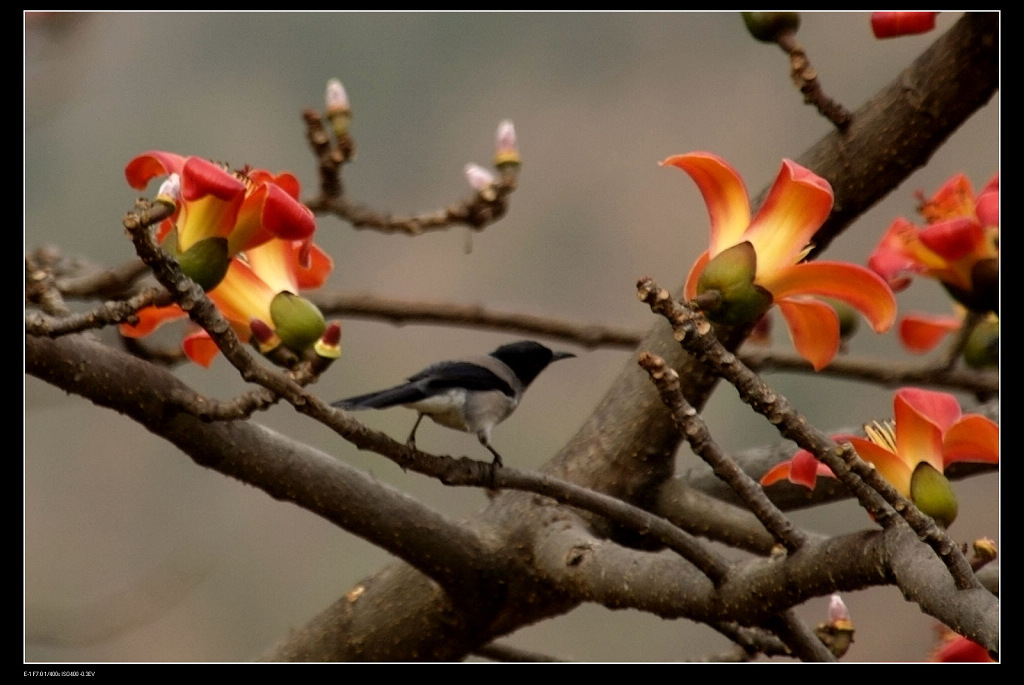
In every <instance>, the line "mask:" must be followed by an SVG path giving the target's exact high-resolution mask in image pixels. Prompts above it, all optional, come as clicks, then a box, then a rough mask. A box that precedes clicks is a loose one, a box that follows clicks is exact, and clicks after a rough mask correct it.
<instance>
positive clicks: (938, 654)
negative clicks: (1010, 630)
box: [929, 625, 993, 663]
mask: <svg viewBox="0 0 1024 685" xmlns="http://www.w3.org/2000/svg"><path fill="white" fill-rule="evenodd" d="M939 641H940V644H939V646H938V647H936V648H935V649H934V650H932V653H931V658H930V659H929V661H938V662H942V663H968V662H980V663H991V662H992V661H993V659H992V656H991V655H990V654H989V653H988V650H987V649H985V648H984V647H982V646H981V645H980V644H978V643H977V642H975V641H974V640H970V639H968V638H966V637H964V636H963V635H957V634H956V633H954V632H953V631H952V630H950V629H949V628H947V627H946V626H944V625H943V626H940V628H939Z"/></svg>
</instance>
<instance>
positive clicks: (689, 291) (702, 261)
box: [683, 252, 711, 301]
mask: <svg viewBox="0 0 1024 685" xmlns="http://www.w3.org/2000/svg"><path fill="white" fill-rule="evenodd" d="M709 261H711V255H710V254H709V253H707V252H705V253H704V254H702V255H701V256H700V257H698V258H697V261H696V263H694V265H693V268H692V269H690V275H689V276H687V277H686V285H685V286H684V287H683V295H685V296H686V299H687V301H689V300H692V299H693V298H694V297H696V296H697V282H698V281H700V275H701V274H702V273H704V267H705V266H707V265H708V262H709Z"/></svg>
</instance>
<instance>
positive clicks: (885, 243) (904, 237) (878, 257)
mask: <svg viewBox="0 0 1024 685" xmlns="http://www.w3.org/2000/svg"><path fill="white" fill-rule="evenodd" d="M916 232H917V227H916V226H914V224H912V223H910V222H909V221H907V220H906V219H904V218H903V217H900V218H898V219H896V220H895V221H893V222H892V224H891V225H890V226H889V229H888V230H887V231H886V232H885V235H884V236H882V239H881V240H880V241H879V242H878V247H876V248H875V250H874V252H872V253H871V256H870V257H868V268H870V269H871V270H872V271H874V272H875V273H876V274H878V275H879V276H881V277H882V278H883V279H885V281H886V282H887V283H888V284H889V286H890V287H891V288H892V289H893V290H903V289H904V288H906V287H907V286H908V285H910V275H913V274H918V273H924V271H925V270H926V269H927V266H926V265H925V264H922V263H921V261H920V260H919V259H917V258H915V256H914V255H912V254H910V252H908V251H907V247H906V246H907V242H908V241H910V240H916V237H914V234H915V233H916Z"/></svg>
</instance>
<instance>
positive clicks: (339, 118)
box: [324, 78, 352, 139]
mask: <svg viewBox="0 0 1024 685" xmlns="http://www.w3.org/2000/svg"><path fill="white" fill-rule="evenodd" d="M324 101H325V104H326V112H327V120H328V121H330V122H331V130H333V131H334V136H335V137H336V138H339V139H340V138H342V137H344V136H347V135H348V127H349V124H350V123H351V122H352V108H351V106H350V105H349V101H348V93H346V92H345V86H343V85H341V81H339V80H338V79H336V78H332V79H330V80H328V81H327V92H326V95H325V97H324Z"/></svg>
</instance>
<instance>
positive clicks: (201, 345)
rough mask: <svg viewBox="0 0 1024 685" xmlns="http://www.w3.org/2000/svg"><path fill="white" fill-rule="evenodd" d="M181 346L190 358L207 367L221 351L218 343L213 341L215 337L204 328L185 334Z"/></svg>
mask: <svg viewBox="0 0 1024 685" xmlns="http://www.w3.org/2000/svg"><path fill="white" fill-rule="evenodd" d="M181 346H182V349H184V350H185V355H186V356H187V357H188V358H189V359H191V360H192V361H194V362H195V363H196V364H199V365H200V366H204V367H206V368H209V367H210V364H212V363H213V360H214V358H215V357H216V356H217V353H218V352H220V348H219V347H217V343H215V342H213V338H211V337H210V334H209V333H207V332H206V331H204V330H198V331H195V332H193V333H190V334H189V335H187V336H185V339H184V340H183V341H182V343H181Z"/></svg>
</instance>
